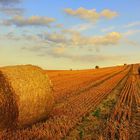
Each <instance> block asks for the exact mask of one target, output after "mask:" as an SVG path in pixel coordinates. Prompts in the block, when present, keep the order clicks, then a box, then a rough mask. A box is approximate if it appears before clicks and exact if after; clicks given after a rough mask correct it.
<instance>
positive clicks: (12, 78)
mask: <svg viewBox="0 0 140 140" xmlns="http://www.w3.org/2000/svg"><path fill="white" fill-rule="evenodd" d="M53 102H54V100H53V96H52V93H51V85H50V80H49V78H48V76H47V75H46V73H45V72H44V71H43V70H42V69H41V68H39V67H36V66H32V65H21V66H10V67H3V68H0V128H7V127H11V126H18V127H23V126H26V125H30V124H33V123H35V122H37V121H39V120H42V119H44V118H46V117H47V115H48V113H49V112H50V110H51V109H52V106H53Z"/></svg>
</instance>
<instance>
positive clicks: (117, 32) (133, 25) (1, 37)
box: [0, 0, 140, 69]
mask: <svg viewBox="0 0 140 140" xmlns="http://www.w3.org/2000/svg"><path fill="white" fill-rule="evenodd" d="M139 5H140V1H138V0H127V2H126V1H121V0H117V1H113V0H105V1H103V0H61V1H56V0H39V1H35V0H0V30H1V32H0V50H1V51H0V60H1V61H0V66H4V65H16V64H34V65H38V66H41V67H43V68H47V69H70V68H73V69H84V68H92V67H94V66H95V65H100V66H112V65H118V64H123V63H138V62H139V60H140V39H139V35H140V15H139V13H140V10H139Z"/></svg>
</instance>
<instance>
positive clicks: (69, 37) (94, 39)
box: [45, 30, 122, 46]
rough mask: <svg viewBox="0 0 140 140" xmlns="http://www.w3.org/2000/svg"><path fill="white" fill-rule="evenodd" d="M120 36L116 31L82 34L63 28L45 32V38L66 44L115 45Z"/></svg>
mask: <svg viewBox="0 0 140 140" xmlns="http://www.w3.org/2000/svg"><path fill="white" fill-rule="evenodd" d="M121 38H122V36H121V34H120V33H118V32H111V33H108V34H107V35H104V36H84V35H82V34H80V33H78V32H74V31H71V30H70V31H69V30H64V31H63V32H61V33H51V34H48V33H47V34H46V35H45V39H47V40H48V41H51V42H55V43H63V44H65V45H66V46H67V45H71V46H106V45H116V44H117V43H119V41H120V39H121Z"/></svg>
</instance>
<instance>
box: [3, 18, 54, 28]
mask: <svg viewBox="0 0 140 140" xmlns="http://www.w3.org/2000/svg"><path fill="white" fill-rule="evenodd" d="M54 21H55V19H54V18H49V17H41V16H31V17H29V18H25V17H22V16H14V17H13V18H11V19H7V20H4V21H3V22H2V24H3V25H6V26H9V25H15V26H20V27H23V26H48V27H49V26H50V24H51V23H53V22H54Z"/></svg>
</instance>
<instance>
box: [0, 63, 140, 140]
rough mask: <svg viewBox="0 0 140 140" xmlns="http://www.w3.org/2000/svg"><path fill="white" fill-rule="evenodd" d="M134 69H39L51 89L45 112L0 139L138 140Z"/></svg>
mask: <svg viewBox="0 0 140 140" xmlns="http://www.w3.org/2000/svg"><path fill="white" fill-rule="evenodd" d="M138 66H139V65H138V64H134V65H125V66H116V67H108V68H99V69H94V70H68V71H44V72H45V73H47V75H48V76H49V78H50V79H51V83H52V85H53V93H52V95H53V97H54V100H55V103H54V107H53V109H52V110H51V111H50V114H49V115H48V116H46V117H44V118H43V120H41V121H39V122H37V123H34V124H33V125H30V126H28V127H26V128H22V129H2V130H1V131H0V140H17V139H18V140H81V139H84V140H101V139H102V140H131V139H133V140H138V139H139V136H140V128H139V126H140V125H139V124H140V119H139V117H138V116H139V115H140V114H139V113H140V112H139V111H140V76H139V75H138V71H137V69H138ZM39 84H40V83H38V86H39ZM6 86H7V85H6ZM36 92H37V89H36ZM40 95H41V93H40ZM0 96H1V94H0ZM0 102H1V101H0ZM1 122H2V120H1Z"/></svg>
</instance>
